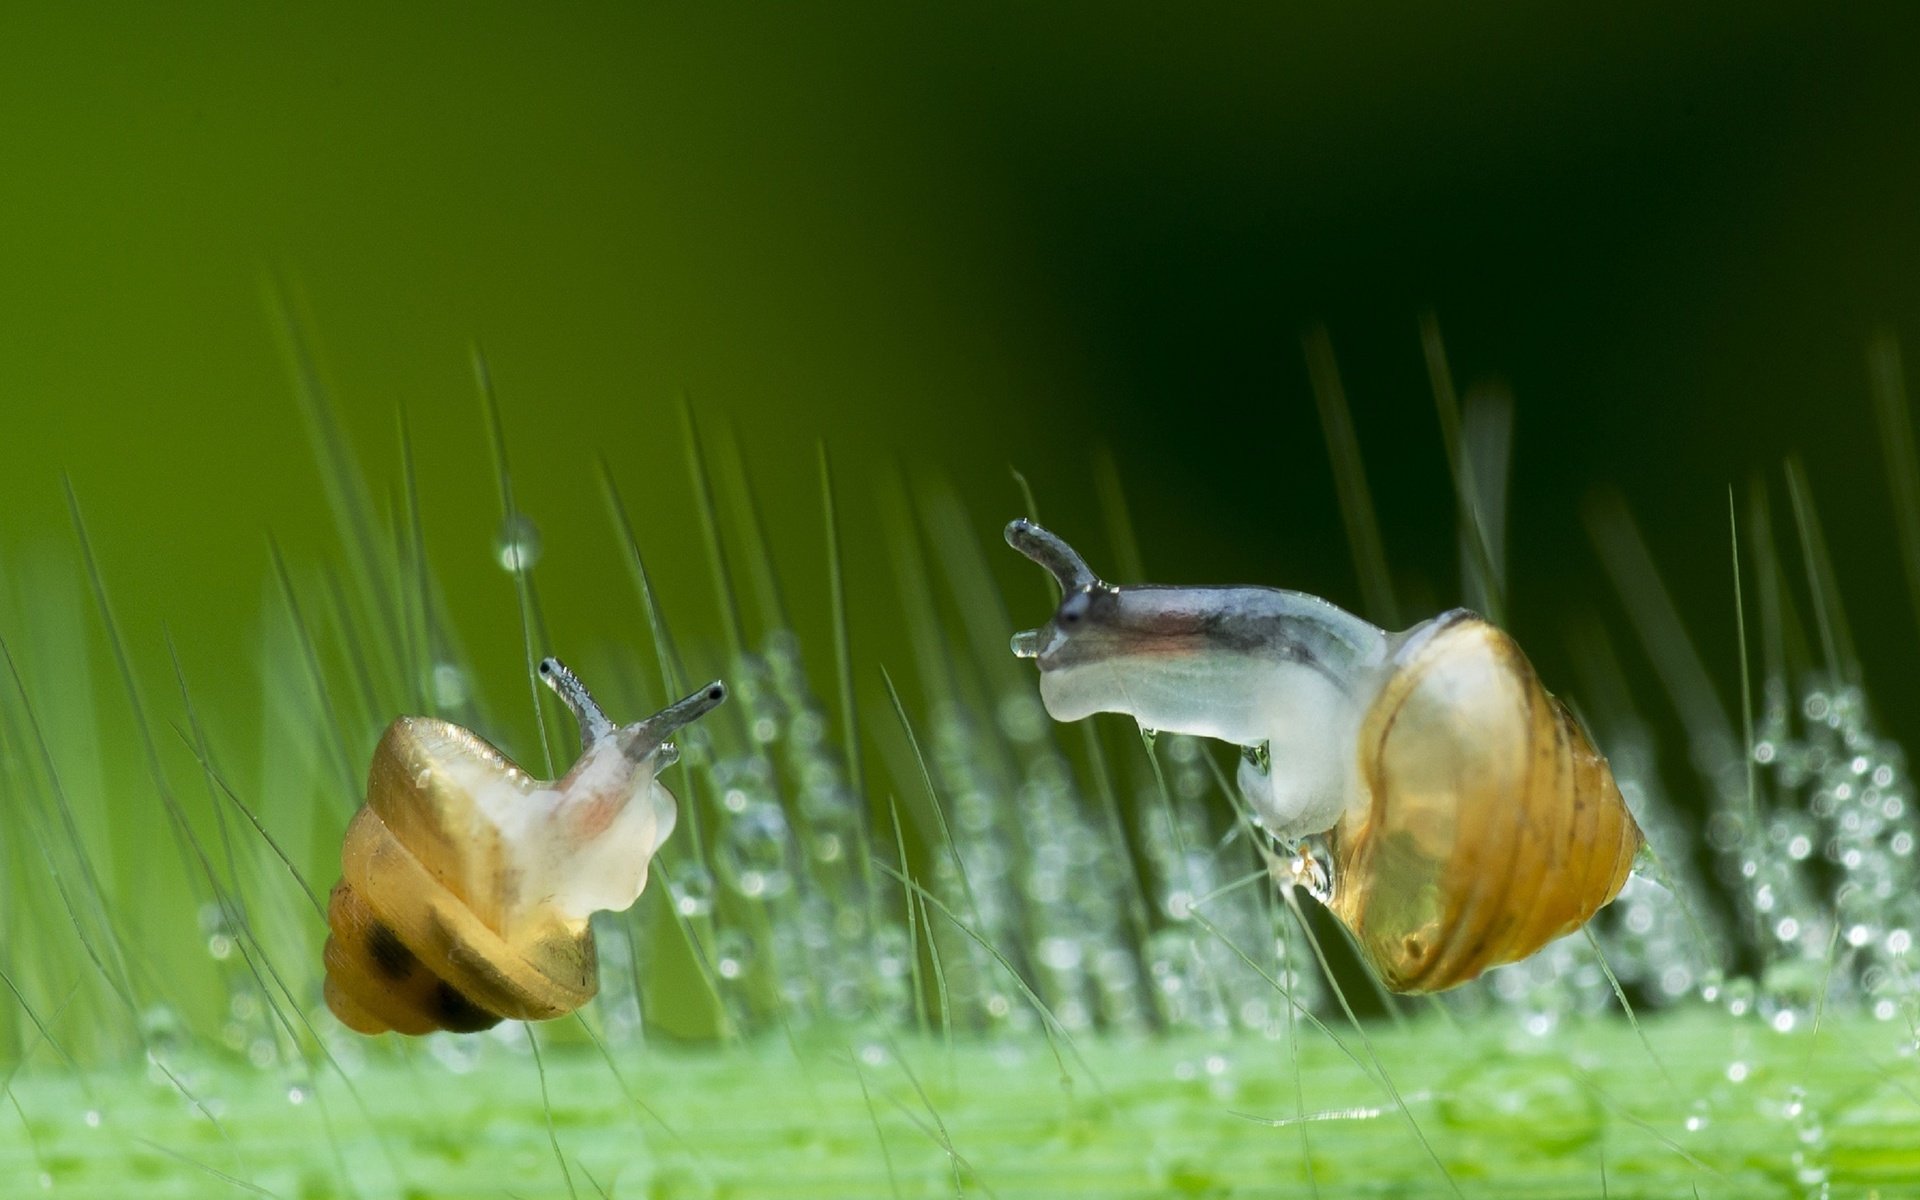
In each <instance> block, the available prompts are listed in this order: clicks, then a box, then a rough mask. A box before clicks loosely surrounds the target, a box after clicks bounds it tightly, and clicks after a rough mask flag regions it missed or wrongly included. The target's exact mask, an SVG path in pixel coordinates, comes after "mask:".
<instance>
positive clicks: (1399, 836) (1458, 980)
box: [1328, 610, 1642, 992]
mask: <svg viewBox="0 0 1920 1200" xmlns="http://www.w3.org/2000/svg"><path fill="white" fill-rule="evenodd" d="M1392 665H1393V667H1394V668H1395V669H1394V670H1393V671H1392V673H1391V675H1390V676H1389V679H1388V682H1387V684H1386V686H1385V687H1384V689H1383V690H1382V692H1381V695H1380V696H1379V698H1378V699H1377V700H1376V701H1375V702H1374V704H1373V706H1372V707H1371V708H1370V709H1369V710H1368V713H1367V716H1366V719H1365V722H1364V724H1363V726H1362V729H1361V733H1360V738H1359V746H1360V748H1361V749H1360V751H1359V756H1360V761H1359V769H1360V778H1361V780H1362V781H1363V784H1364V786H1365V787H1366V789H1367V794H1368V797H1369V799H1368V801H1367V803H1366V805H1365V806H1364V808H1363V809H1361V810H1359V811H1356V812H1351V813H1349V814H1348V815H1347V816H1346V817H1345V818H1343V819H1342V820H1341V822H1340V824H1339V825H1337V826H1336V827H1335V828H1334V830H1333V831H1332V833H1331V834H1330V835H1329V839H1328V840H1329V845H1330V848H1331V850H1332V854H1333V865H1334V896H1333V900H1332V904H1331V907H1332V909H1333V912H1334V914H1335V915H1336V916H1338V917H1339V918H1340V919H1341V921H1343V922H1344V923H1345V924H1346V926H1347V927H1348V928H1349V929H1350V930H1352V931H1353V934H1354V937H1355V939H1356V940H1357V942H1358V943H1359V945H1360V949H1361V951H1362V953H1363V954H1364V955H1365V956H1366V958H1367V961H1368V962H1369V963H1370V964H1372V966H1373V968H1374V970H1375V971H1377V972H1378V973H1379V975H1380V977H1381V979H1382V981H1383V982H1385V983H1386V985H1387V986H1388V987H1390V988H1392V989H1393V990H1394V991H1397V992H1433V991H1441V990H1444V989H1446V988H1450V987H1454V986H1457V985H1459V984H1462V983H1465V982H1467V981H1468V980H1470V979H1473V978H1475V977H1476V976H1478V975H1479V974H1480V973H1481V972H1483V971H1485V970H1486V969H1487V968H1489V967H1494V966H1499V965H1500V964H1502V963H1509V962H1514V961H1516V960H1518V959H1522V958H1525V957H1526V956H1527V955H1529V954H1532V953H1533V952H1534V951H1535V950H1538V949H1539V948H1540V947H1541V946H1543V945H1545V944H1546V943H1547V942H1549V941H1551V940H1553V939H1554V938H1556V937H1559V936H1560V935H1562V934H1565V933H1569V932H1571V931H1573V930H1575V929H1577V928H1579V927H1580V926H1581V925H1582V924H1583V923H1585V922H1586V920H1587V919H1588V918H1590V917H1591V916H1592V915H1593V914H1594V913H1595V912H1597V911H1599V910H1600V909H1601V908H1602V907H1604V906H1605V905H1606V904H1607V903H1608V902H1609V901H1611V900H1612V899H1613V898H1614V896H1615V895H1617V894H1618V893H1619V891H1620V888H1621V886H1622V885H1624V884H1625V882H1626V878H1627V873H1628V871H1629V870H1630V869H1631V868H1632V865H1633V859H1634V855H1635V854H1636V853H1637V852H1638V851H1639V849H1640V845H1641V840H1642V839H1641V834H1640V829H1639V827H1638V826H1637V825H1636V824H1635V823H1634V820H1633V816H1632V814H1631V813H1629V812H1628V811H1627V807H1626V803H1625V802H1624V801H1623V800H1622V799H1621V796H1620V789H1619V787H1618V786H1617V785H1616V784H1615V783H1614V781H1613V773H1612V772H1611V771H1610V770H1608V768H1607V763H1606V760H1605V759H1604V758H1602V757H1601V756H1600V754H1599V753H1598V752H1597V751H1596V750H1595V749H1594V748H1593V744H1592V742H1591V741H1589V740H1588V738H1587V735H1586V733H1585V732H1584V731H1583V730H1582V729H1581V728H1580V726H1579V724H1578V722H1576V721H1575V720H1574V718H1573V715H1572V714H1571V713H1570V712H1568V711H1567V709H1566V706H1565V705H1563V704H1561V703H1560V702H1559V701H1558V700H1556V699H1554V698H1553V697H1552V696H1550V695H1548V694H1547V692H1546V690H1545V689H1544V688H1543V687H1541V686H1540V682H1539V678H1538V677H1537V676H1536V675H1535V674H1534V671H1533V667H1532V665H1531V664H1530V663H1528V662H1527V659H1526V656H1525V655H1524V654H1522V653H1521V651H1520V648H1519V646H1517V645H1516V644H1515V643H1514V641H1513V639H1511V638H1509V637H1508V636H1507V635H1506V634H1504V633H1502V632H1501V631H1500V630H1498V629H1496V628H1494V627H1493V626H1492V625H1489V624H1487V623H1486V622H1485V621H1483V620H1481V619H1480V618H1479V617H1477V616H1474V615H1473V614H1472V613H1469V612H1466V611H1464V610H1461V611H1457V612H1454V613H1449V614H1447V615H1445V616H1443V617H1441V618H1438V619H1436V620H1435V621H1434V622H1432V623H1431V624H1430V625H1428V626H1426V627H1423V628H1422V629H1420V630H1419V631H1417V632H1416V633H1415V634H1414V635H1413V636H1412V637H1411V638H1409V640H1408V641H1407V642H1406V643H1404V644H1403V645H1402V646H1400V647H1399V649H1398V650H1397V651H1396V652H1395V653H1394V656H1393V664H1392Z"/></svg>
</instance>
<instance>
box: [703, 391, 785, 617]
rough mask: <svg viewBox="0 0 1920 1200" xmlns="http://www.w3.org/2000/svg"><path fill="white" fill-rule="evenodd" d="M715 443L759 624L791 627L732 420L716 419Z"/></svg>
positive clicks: (755, 496)
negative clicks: (743, 549) (744, 542)
mask: <svg viewBox="0 0 1920 1200" xmlns="http://www.w3.org/2000/svg"><path fill="white" fill-rule="evenodd" d="M716 444H717V446H716V454H717V457H718V458H719V469H720V474H721V478H722V479H723V480H724V481H725V483H726V490H727V491H728V493H730V495H731V497H732V501H733V508H734V511H735V513H736V517H735V520H734V525H733V527H734V528H735V529H736V530H738V531H739V532H740V533H741V534H742V535H744V536H745V538H746V540H747V554H746V560H747V576H748V578H749V579H751V580H752V581H753V590H754V594H755V596H756V597H757V599H756V603H757V604H758V605H759V609H760V624H761V627H762V628H773V629H792V628H793V622H792V621H791V620H790V619H789V618H788V616H787V602H786V597H785V596H783V595H782V594H781V592H780V575H779V572H778V571H776V570H775V569H774V565H773V551H772V549H771V548H770V547H769V544H768V542H767V524H766V519H765V514H763V513H762V512H761V509H760V498H759V496H758V495H757V494H756V493H755V492H754V490H753V475H752V473H751V472H749V471H748V470H747V461H746V458H745V456H744V455H743V454H742V453H741V451H740V441H739V439H738V438H737V437H735V436H734V431H733V423H732V422H730V421H722V422H720V433H719V436H718V438H717V439H716Z"/></svg>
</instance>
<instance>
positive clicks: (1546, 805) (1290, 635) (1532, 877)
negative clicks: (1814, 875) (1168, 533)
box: [1006, 521, 1642, 992]
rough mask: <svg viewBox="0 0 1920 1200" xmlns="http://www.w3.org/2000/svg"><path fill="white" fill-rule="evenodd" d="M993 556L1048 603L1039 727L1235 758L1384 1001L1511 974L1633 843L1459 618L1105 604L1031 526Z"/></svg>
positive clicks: (1478, 627) (1302, 597)
mask: <svg viewBox="0 0 1920 1200" xmlns="http://www.w3.org/2000/svg"><path fill="white" fill-rule="evenodd" d="M1006 538H1007V543H1008V544H1009V545H1011V546H1012V547H1013V548H1014V549H1016V550H1018V551H1020V552H1021V553H1022V554H1024V555H1026V556H1027V557H1028V558H1030V559H1032V560H1033V561H1034V562H1036V563H1038V564H1040V565H1041V566H1042V567H1045V568H1046V569H1047V570H1048V571H1049V572H1050V573H1051V574H1052V575H1053V577H1054V578H1055V579H1056V580H1057V581H1058V582H1059V584H1060V588H1061V593H1062V594H1061V599H1060V607H1059V609H1058V610H1057V611H1056V612H1055V613H1054V615H1053V619H1052V620H1050V621H1049V622H1048V623H1047V624H1046V625H1044V626H1042V627H1041V628H1039V629H1032V630H1027V631H1025V632H1022V633H1017V634H1015V635H1014V637H1013V652H1014V654H1016V655H1018V656H1019V657H1021V658H1031V659H1035V660H1036V661H1037V663H1038V665H1039V668H1040V695H1041V699H1042V701H1043V702H1044V703H1045V705H1046V708H1047V711H1048V713H1050V714H1051V715H1052V716H1053V717H1054V718H1055V719H1056V720H1060V721H1075V720H1079V719H1081V718H1083V717H1086V716H1089V715H1090V714H1092V713H1096V712H1119V713H1126V714H1128V715H1129V716H1132V717H1133V718H1134V719H1135V720H1136V721H1138V722H1139V723H1140V724H1141V726H1142V727H1144V728H1149V729H1156V730H1168V731H1173V732H1179V733H1188V734H1196V735H1200V736H1204V737H1211V738H1218V739H1220V740H1222V741H1226V742H1231V743H1234V744H1236V745H1239V746H1241V747H1243V748H1245V749H1246V750H1247V753H1246V754H1244V755H1243V758H1242V762H1241V766H1240V770H1239V786H1240V789H1241V791H1242V792H1243V793H1244V794H1245V796H1246V798H1247V800H1248V803H1249V804H1250V805H1251V807H1252V808H1253V809H1254V811H1255V813H1256V814H1257V815H1258V818H1259V820H1260V823H1261V824H1262V825H1264V826H1265V827H1266V828H1267V829H1268V830H1269V831H1270V832H1271V833H1272V834H1273V835H1274V836H1275V837H1276V838H1278V839H1280V840H1281V841H1282V842H1283V843H1289V844H1293V843H1298V842H1299V840H1300V839H1302V838H1305V837H1308V836H1311V835H1324V837H1325V843H1326V848H1327V851H1328V857H1329V859H1330V861H1331V866H1332V878H1331V881H1330V888H1331V894H1330V895H1328V896H1327V897H1326V899H1327V904H1328V907H1329V908H1330V909H1331V910H1332V912H1333V914H1334V915H1335V916H1336V917H1338V918H1339V919H1340V921H1341V922H1342V924H1344V925H1345V926H1346V927H1347V929H1348V930H1350V931H1351V932H1352V933H1353V935H1354V940H1355V941H1356V943H1357V944H1358V946H1359V948H1360V951H1361V953H1362V955H1363V956H1364V957H1365V958H1366V960H1367V962H1368V963H1369V964H1370V965H1371V966H1372V967H1373V968H1374V970H1375V971H1376V972H1377V973H1378V974H1379V976H1380V978H1381V980H1382V982H1384V983H1385V984H1386V985H1387V986H1388V987H1390V988H1392V989H1393V990H1395V991H1399V992H1433V991H1442V990H1444V989H1446V988H1450V987H1454V986H1457V985H1459V984H1462V983H1465V982H1467V981H1468V980H1470V979H1473V978H1475V977H1476V976H1478V975H1479V974H1480V973H1481V972H1483V971H1485V970H1487V969H1488V968H1490V967H1494V966H1498V965H1500V964H1502V963H1509V962H1515V961H1518V960H1519V959H1522V958H1525V957H1527V956H1528V955H1530V954H1532V953H1533V952H1534V951H1535V950H1538V949H1539V948H1540V947H1541V946H1544V945H1545V944H1546V943H1547V942H1549V941H1551V940H1552V939H1554V938H1556V937H1559V936H1560V935H1562V934H1565V933H1570V932H1572V931H1573V930H1575V929H1578V928H1579V927H1580V926H1581V925H1583V924H1585V923H1586V921H1587V920H1588V918H1590V917H1592V916H1593V914H1594V913H1596V912H1598V911H1599V910H1600V909H1601V908H1603V907H1604V906H1605V905H1606V904H1607V903H1609V902H1610V901H1611V900H1612V899H1613V898H1614V896H1615V895H1617V894H1618V893H1619V891H1620V888H1621V886H1622V885H1623V884H1625V882H1626V879H1627V874H1628V872H1629V871H1630V870H1631V869H1632V866H1633V861H1634V857H1635V855H1636V854H1637V853H1638V852H1639V850H1640V847H1641V844H1642V837H1641V833H1640V829H1639V826H1638V825H1636V824H1635V823H1634V819H1633V815H1632V814H1631V813H1630V812H1628V810H1627V806H1626V803H1625V801H1624V800H1623V799H1622V798H1621V795H1620V789H1619V787H1618V785H1616V784H1615V783H1614V780H1613V773H1612V771H1611V770H1609V769H1608V767H1607V762H1606V759H1605V758H1603V757H1602V756H1601V755H1600V753H1599V752H1598V751H1597V750H1595V749H1594V746H1593V743H1592V741H1591V740H1590V739H1589V738H1588V737H1587V734H1586V733H1585V731H1584V730H1582V729H1581V727H1580V724H1579V722H1578V721H1577V720H1575V718H1574V716H1573V714H1572V713H1571V712H1569V711H1568V709H1567V707H1566V706H1565V705H1564V704H1562V703H1561V702H1560V701H1559V700H1556V699H1555V698H1554V697H1553V696H1552V695H1550V694H1549V693H1548V692H1547V691H1546V689H1545V688H1544V687H1542V686H1541V684H1540V680H1539V677H1538V676H1537V675H1536V674H1535V673H1534V670H1533V667H1532V665H1531V664H1530V663H1528V661H1527V658H1526V655H1525V654H1523V653H1522V652H1521V650H1520V647H1519V646H1518V645H1517V644H1515V642H1514V641H1513V639H1512V638H1511V637H1509V636H1508V635H1507V634H1505V633H1503V632H1502V631H1500V630H1499V629H1497V628H1495V627H1494V626H1493V625H1491V624H1489V623H1488V622H1487V621H1485V620H1484V619H1482V618H1481V617H1479V616H1477V615H1475V614H1474V613H1472V612H1469V611H1467V610H1466V609H1454V610H1452V611H1451V612H1446V613H1442V614H1441V615H1439V616H1437V617H1434V618H1432V619H1431V620H1428V621H1423V622H1421V623H1420V624H1418V625H1415V626H1414V627H1413V628H1411V629H1408V630H1406V631H1404V632H1401V633H1388V632H1386V631H1385V630H1382V629H1380V628H1378V627H1376V626H1374V625H1372V624H1369V623H1368V622H1366V621H1364V620H1362V619H1361V618H1359V617H1357V616H1354V615H1353V614H1352V613H1349V612H1346V611H1345V610H1343V609H1341V608H1339V607H1337V606H1335V605H1333V604H1330V603H1328V602H1327V601H1325V600H1322V599H1319V598H1318V597H1315V596H1309V595H1306V594H1304V593H1300V592H1288V591H1281V590H1278V589H1275V588H1265V587H1157V586H1137V587H1115V586H1113V585H1112V584H1109V583H1105V582H1103V581H1102V580H1100V579H1099V578H1098V577H1097V576H1095V575H1094V573H1093V572H1092V571H1091V570H1090V569H1089V568H1088V567H1087V564H1086V562H1085V560H1084V559H1082V558H1081V557H1080V555H1079V554H1077V553H1075V552H1074V550H1073V548H1072V547H1071V546H1069V545H1067V543H1066V542H1064V541H1062V540H1061V539H1060V538H1058V537H1056V536H1055V535H1054V534H1052V533H1049V532H1048V531H1046V530H1045V529H1042V528H1041V527H1039V526H1038V525H1035V524H1033V523H1032V522H1029V521H1015V522H1013V523H1012V524H1011V525H1008V526H1007V530H1006ZM1303 873H1307V872H1306V871H1305V870H1304V869H1303Z"/></svg>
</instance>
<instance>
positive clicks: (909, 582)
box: [877, 464, 964, 711]
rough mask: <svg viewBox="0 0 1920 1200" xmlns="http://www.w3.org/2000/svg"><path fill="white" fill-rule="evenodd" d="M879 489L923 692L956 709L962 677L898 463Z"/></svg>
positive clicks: (903, 613)
mask: <svg viewBox="0 0 1920 1200" xmlns="http://www.w3.org/2000/svg"><path fill="white" fill-rule="evenodd" d="M877 490H878V491H879V493H880V503H879V512H880V519H881V522H882V523H883V524H884V525H885V527H886V539H887V544H888V547H889V548H890V549H891V551H892V555H891V560H892V563H893V577H894V582H895V585H896V587H897V588H898V590H899V594H900V623H901V624H903V625H904V626H905V627H906V629H907V632H908V641H909V642H910V643H911V645H912V648H913V657H914V664H915V665H916V666H917V667H918V668H919V674H920V683H921V687H922V689H923V690H924V692H925V694H926V695H927V696H928V697H930V698H931V699H932V700H933V701H934V702H935V703H937V704H942V705H952V704H953V703H954V698H955V697H958V696H961V695H963V694H964V692H963V689H962V687H961V683H960V678H959V675H960V673H959V671H958V669H957V668H956V666H955V664H954V661H953V656H952V648H951V646H950V645H949V642H948V639H947V637H946V629H945V627H944V625H943V624H942V623H941V620H940V608H939V605H938V603H936V601H935V599H934V594H933V583H932V580H933V572H932V571H931V570H930V569H929V568H928V566H927V561H926V555H925V553H924V550H923V548H922V547H923V544H922V541H921V530H920V524H919V522H917V521H916V519H915V507H914V504H913V502H912V500H911V499H910V498H909V494H908V492H907V487H906V484H905V482H904V481H903V480H902V479H901V477H900V471H899V467H898V465H897V464H889V469H888V470H886V471H885V472H884V473H883V475H882V477H881V480H880V482H879V485H878V489H877ZM948 711H950V710H948Z"/></svg>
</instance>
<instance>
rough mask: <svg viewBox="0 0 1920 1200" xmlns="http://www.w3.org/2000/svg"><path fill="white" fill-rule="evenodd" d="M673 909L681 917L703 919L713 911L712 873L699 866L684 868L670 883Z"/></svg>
mask: <svg viewBox="0 0 1920 1200" xmlns="http://www.w3.org/2000/svg"><path fill="white" fill-rule="evenodd" d="M671 887H672V891H673V907H674V910H675V911H677V912H678V913H679V914H680V915H681V916H683V917H704V916H706V915H707V914H708V913H710V912H712V911H713V872H711V871H709V870H707V869H706V868H705V867H703V866H700V865H699V864H697V863H696V864H694V865H693V866H690V867H686V868H684V869H683V870H681V871H680V873H679V874H678V875H676V876H674V879H673V882H672V885H671Z"/></svg>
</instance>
